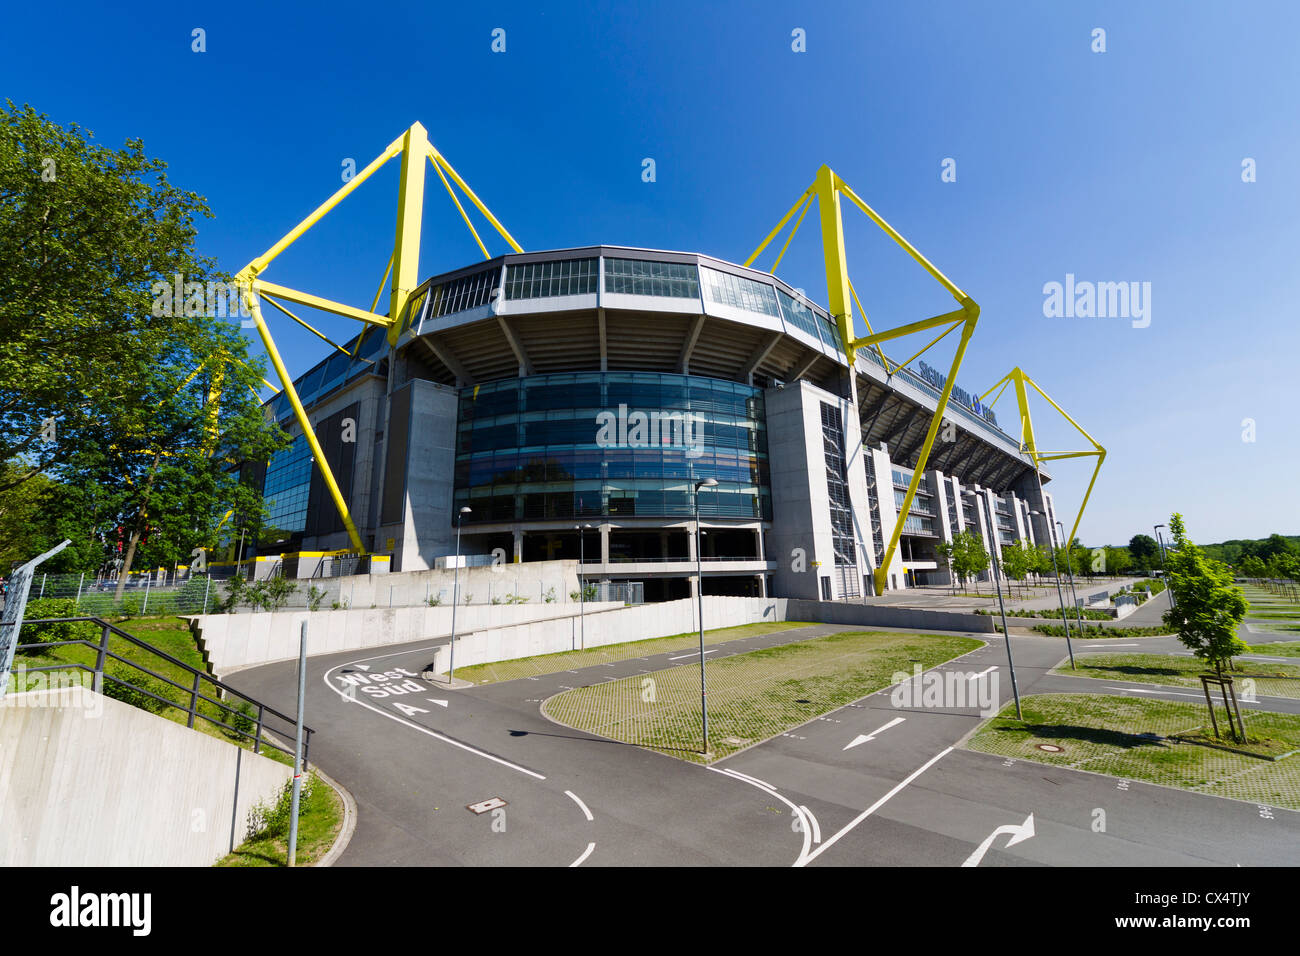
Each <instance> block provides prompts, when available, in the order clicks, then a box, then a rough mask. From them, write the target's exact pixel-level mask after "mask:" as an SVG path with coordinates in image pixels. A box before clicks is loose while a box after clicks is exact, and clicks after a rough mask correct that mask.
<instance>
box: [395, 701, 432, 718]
mask: <svg viewBox="0 0 1300 956" xmlns="http://www.w3.org/2000/svg"><path fill="white" fill-rule="evenodd" d="M393 706H394V707H396V708H397V709H398V710H400V711H401V712H402V713H404V714H405V715H406V716H407V717H410V716H411V715H412V714H427V713H428V711H427V710H425V709H424V708H423V707H416V706H415V705H414V704H393Z"/></svg>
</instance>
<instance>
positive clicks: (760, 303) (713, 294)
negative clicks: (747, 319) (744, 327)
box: [700, 267, 781, 317]
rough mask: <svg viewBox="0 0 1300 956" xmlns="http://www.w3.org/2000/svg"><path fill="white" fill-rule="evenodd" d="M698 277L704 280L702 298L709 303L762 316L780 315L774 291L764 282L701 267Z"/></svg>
mask: <svg viewBox="0 0 1300 956" xmlns="http://www.w3.org/2000/svg"><path fill="white" fill-rule="evenodd" d="M700 277H701V278H702V279H703V280H704V297H705V298H706V299H708V300H709V301H710V302H714V303H717V304H718V305H730V306H734V307H735V308H737V309H744V310H745V311H746V312H758V313H760V314H762V315H771V316H778V317H779V316H780V315H781V310H780V308H779V307H778V306H777V304H776V290H775V289H773V288H772V287H771V286H770V285H768V284H767V283H765V282H756V281H754V280H753V279H747V278H745V277H743V276H734V275H732V274H731V273H729V272H719V271H718V270H716V269H707V268H703V267H701V269H700Z"/></svg>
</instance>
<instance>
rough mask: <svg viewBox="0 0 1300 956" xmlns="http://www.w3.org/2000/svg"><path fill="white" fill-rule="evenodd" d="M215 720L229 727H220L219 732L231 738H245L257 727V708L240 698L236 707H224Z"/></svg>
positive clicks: (251, 734)
mask: <svg viewBox="0 0 1300 956" xmlns="http://www.w3.org/2000/svg"><path fill="white" fill-rule="evenodd" d="M217 720H219V721H221V722H222V723H223V724H226V725H227V727H229V728H230V729H229V730H227V729H226V728H225V727H222V728H221V732H222V733H223V734H225V735H226V736H227V737H229V738H230V739H231V740H246V739H248V738H250V737H252V736H253V732H254V731H255V730H256V729H257V708H256V707H254V706H253V705H252V704H250V703H249V702H248V701H246V700H241V701H240V702H239V706H238V707H226V708H225V709H223V710H222V711H221V713H220V714H218V715H217Z"/></svg>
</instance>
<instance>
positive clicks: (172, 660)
mask: <svg viewBox="0 0 1300 956" xmlns="http://www.w3.org/2000/svg"><path fill="white" fill-rule="evenodd" d="M23 624H24V626H26V625H29V624H97V625H99V626H100V628H101V630H100V639H99V641H97V642H96V641H87V640H72V641H43V642H34V643H28V644H21V643H20V644H18V645H17V647H16V648H15V649H16V650H19V651H22V650H37V649H40V648H45V647H66V646H71V645H80V646H82V647H88V648H90V649H91V650H93V651H95V652H96V654H95V666H94V667H93V668H92V667H89V666H87V665H86V664H79V663H76V662H72V661H69V662H68V663H66V664H51V665H48V666H42V667H29V668H26V670H27V671H28V672H29V673H40V672H43V671H57V670H68V669H69V668H71V669H74V670H83V671H86V672H88V673H90V674H92V675H94V678H95V689H96V690H99V689H100V688H102V687H103V686H104V684H103V682H104V680H106V679H107V680H110V681H112V682H113V683H114V684H117V685H119V686H122V687H129V688H130V689H131V690H133V691H135V692H136V693H139V694H143V695H145V696H146V697H150V698H152V699H153V700H156V701H158V702H159V703H162V704H166V705H167V706H168V707H175V708H177V709H178V710H184V711H185V712H186V714H187V717H188V719H187V721H186V724H185V725H186V726H187V727H191V728H192V727H193V726H194V720H195V718H198V719H201V720H206V721H207V722H208V723H210V724H216V725H217V726H218V727H222V728H224V729H226V730H229V731H230V732H231V733H234V734H238V735H239V736H241V737H247V738H249V739H250V740H252V741H253V753H261V752H262V746H263V745H265V746H268V747H271V748H272V749H274V750H278V751H280V752H281V753H283V754H287V755H288V756H293V751H292V750H288V749H286V748H284V747H281V746H279V745H278V744H276V743H273V742H272V741H270V740H267V739H264V738H263V731H264V730H265V729H266V716H267V715H268V714H269V715H271V716H273V717H276V718H278V719H280V720H282V721H284V722H285V724H286V725H288V726H289V727H292V726H293V725H294V724H295V723H296V722H297V718H296V717H290V716H289V715H288V714H284V713H281V712H280V711H278V710H276V709H275V708H274V707H269V706H267V705H266V704H264V703H262V702H261V701H259V700H257V699H256V698H253V697H249V696H248V695H247V694H245V693H243V692H241V691H239V690H236V689H235V688H234V687H231V686H230V685H229V684H227V683H225V682H224V681H221V680H218V679H217V678H216V677H213V676H212V675H211V674H209V673H208V672H207V671H202V670H199V669H198V668H196V667H194V666H192V665H190V664H187V663H185V662H184V661H183V660H180V659H179V658H176V657H173V656H172V655H171V654H168V653H167V652H166V651H163V650H159V649H158V648H156V647H154V646H153V645H152V644H149V643H147V642H146V641H142V640H140V638H138V637H136V636H135V635H134V634H128V633H127V632H126V631H124V630H122V629H121V628H119V627H116V626H114V625H112V624H110V623H108V622H107V621H105V620H103V619H102V618H98V617H50V618H41V619H38V620H29V621H24V622H23ZM111 634H116V635H117V636H118V637H121V638H123V639H125V640H127V641H129V642H130V643H132V644H134V645H135V646H136V647H140V648H143V649H144V650H146V651H148V652H149V653H151V654H153V655H154V656H156V657H159V658H161V659H162V660H164V661H166V662H167V663H169V664H171V665H173V666H175V667H179V668H181V669H182V670H184V671H186V672H187V673H189V674H191V675H193V678H194V680H193V681H192V683H191V684H190V685H188V686H187V685H185V684H181V683H178V682H177V681H174V680H172V679H171V678H170V677H167V676H165V675H163V674H160V673H158V672H157V671H154V670H150V669H149V668H148V667H145V666H144V665H142V664H138V663H136V662H135V661H133V660H131V659H130V658H127V657H123V656H122V655H121V654H117V653H115V652H113V651H111V650H110V649H109V646H108V642H109V635H111ZM109 658H112V659H113V660H116V661H121V662H122V663H123V664H126V665H128V666H130V667H133V668H135V669H136V670H138V671H142V672H144V673H145V674H148V675H149V676H150V677H152V678H154V679H155V680H159V681H162V682H163V683H165V684H168V685H170V686H172V687H176V688H178V689H179V690H180V691H181V692H182V693H183V694H187V695H189V698H190V701H189V705H188V706H186V705H184V704H181V703H178V702H177V701H174V700H170V699H168V698H165V697H160V696H158V695H157V694H155V693H153V692H152V691H149V690H146V689H145V688H143V687H138V686H137V685H135V684H132V683H131V682H130V681H126V680H123V679H122V678H120V677H116V676H114V675H113V674H109V673H107V672H106V670H105V665H106V664H107V663H108V659H109ZM203 681H207V682H209V683H210V684H212V685H213V686H214V687H217V688H219V689H220V690H221V691H222V692H223V693H224V694H226V695H233V696H234V697H238V698H239V699H240V700H243V701H246V702H247V703H249V704H252V705H253V706H254V707H256V708H257V718H256V721H255V729H254V731H253V732H252V733H249V732H248V731H246V730H240V729H239V728H237V727H231V726H230V725H229V724H227V723H224V722H223V721H220V720H217V719H216V718H214V717H209V716H208V715H207V714H204V713H202V712H200V711H199V709H198V708H199V701H201V700H202V701H206V702H207V703H209V704H212V705H213V706H215V707H217V708H219V709H220V710H221V711H222V712H225V713H230V712H233V711H234V708H232V707H231V706H230V704H229V703H228V702H226V701H223V700H219V699H216V698H212V697H209V696H207V695H206V694H204V693H202V692H201V691H200V686H201V684H202V682H203ZM303 731H304V736H303V766H304V767H306V766H307V754H308V751H309V749H310V746H311V735H312V733H313V732H314V731H313V730H312V729H311V728H310V727H307V726H304V727H303Z"/></svg>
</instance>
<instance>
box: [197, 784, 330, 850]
mask: <svg viewBox="0 0 1300 956" xmlns="http://www.w3.org/2000/svg"><path fill="white" fill-rule="evenodd" d="M307 779H308V780H310V781H311V784H310V787H311V789H310V793H309V794H308V795H307V797H306V798H305V799H303V800H302V801H301V804H300V806H299V813H298V855H297V858H296V859H295V860H294V863H295V865H297V866H311V865H313V864H314V863H315V862H316V861H317V860H319V859H320V858H321V857H323V856H324V855H325V854H326V853H328V852H329V849H330V847H332V846H333V845H334V841H335V840H336V839H338V835H339V830H340V829H341V828H342V826H343V800H342V799H341V798H340V797H339V795H338V794H337V793H335V792H334V788H333V787H331V786H330V785H329V784H327V783H326V782H325V781H324V780H321V779H320V778H319V777H317V776H316V775H315V774H314V773H312V774H309V775H308V778H307ZM289 805H290V804H289V791H288V789H287V788H286V790H285V792H284V793H283V794H282V795H281V798H280V801H278V803H277V806H276V807H274V808H265V809H266V810H267V811H268V812H266V813H265V814H264V818H263V819H264V823H263V825H262V827H261V829H260V831H259V832H258V833H256V834H254V835H252V836H250V837H249V838H248V839H247V840H245V841H244V842H243V843H241V844H240V845H239V846H237V847H235V851H234V852H233V853H230V854H227V855H226V856H224V857H222V858H221V859H220V860H218V861H217V863H215V864H214V865H215V866H288V865H289V822H288V820H289Z"/></svg>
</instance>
